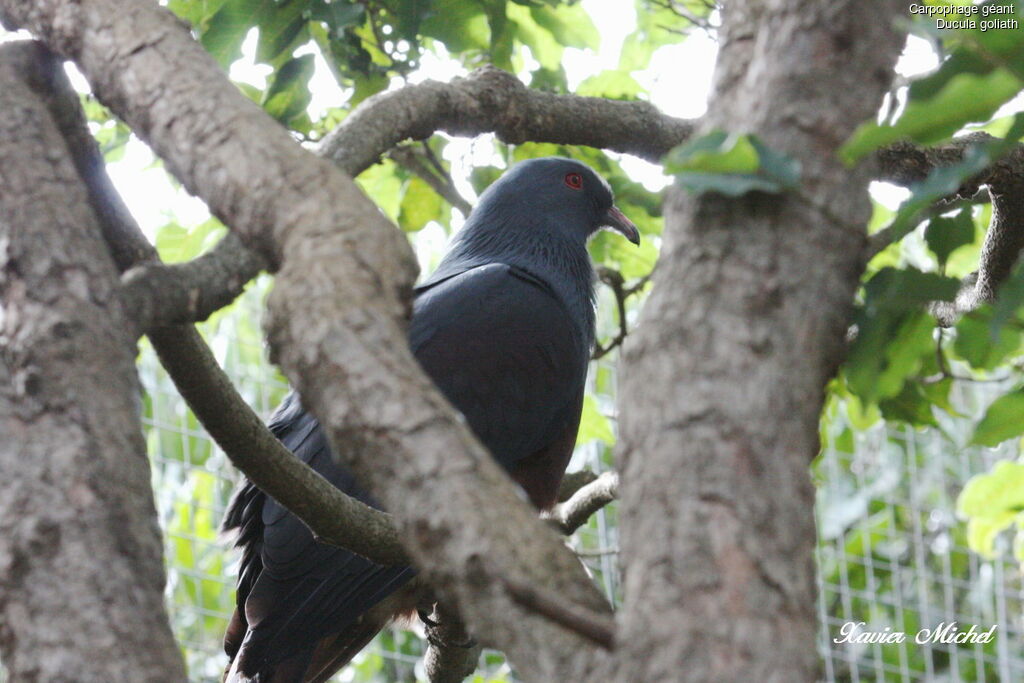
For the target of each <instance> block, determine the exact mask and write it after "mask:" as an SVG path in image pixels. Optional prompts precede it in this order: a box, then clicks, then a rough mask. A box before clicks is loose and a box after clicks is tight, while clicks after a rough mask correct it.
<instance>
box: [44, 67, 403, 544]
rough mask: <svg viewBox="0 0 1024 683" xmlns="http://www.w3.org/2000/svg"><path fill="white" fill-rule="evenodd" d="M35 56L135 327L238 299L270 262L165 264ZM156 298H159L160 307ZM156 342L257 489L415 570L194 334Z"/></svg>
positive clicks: (61, 80)
mask: <svg viewBox="0 0 1024 683" xmlns="http://www.w3.org/2000/svg"><path fill="white" fill-rule="evenodd" d="M34 55H35V57H36V58H37V59H36V61H35V62H34V63H33V64H32V67H33V68H34V69H35V72H37V73H38V74H40V82H41V83H44V84H45V87H41V88H40V90H39V91H38V93H37V94H38V96H39V98H40V101H42V102H44V103H45V104H46V106H47V109H48V112H49V114H50V116H51V117H52V118H53V120H54V122H56V123H57V127H58V129H59V132H60V134H61V136H62V137H63V138H64V140H65V143H66V144H67V146H68V151H69V152H70V156H71V158H72V159H73V160H74V163H75V167H76V168H77V169H78V172H79V175H80V177H81V178H82V180H83V182H84V183H85V186H86V188H87V189H88V196H89V202H90V204H91V206H92V207H93V209H94V210H95V212H96V215H97V217H98V218H99V223H100V228H101V231H102V234H103V237H104V239H105V241H106V243H107V248H108V249H109V250H110V253H111V255H112V256H113V258H114V263H115V265H116V266H117V268H118V270H120V271H122V272H124V271H127V272H126V273H124V274H123V275H122V286H121V287H120V289H119V292H118V294H119V296H120V297H121V300H122V303H123V304H124V306H125V308H126V309H127V311H128V312H129V314H130V315H131V316H132V319H133V320H134V322H135V324H136V326H137V327H142V328H146V327H149V326H151V325H152V323H153V321H154V320H161V316H163V315H166V316H169V317H171V318H172V319H174V318H175V317H179V316H182V314H183V313H182V310H181V309H178V308H177V305H178V304H181V303H182V301H183V300H185V299H189V300H190V301H193V302H199V303H197V304H195V306H196V307H193V308H192V310H194V311H198V310H199V308H200V307H202V306H204V305H208V304H209V303H210V302H211V301H212V300H214V299H218V298H220V299H221V300H223V299H227V298H230V297H232V296H233V295H234V294H233V293H232V292H230V291H229V290H232V289H233V288H234V287H236V286H237V285H236V284H231V282H234V283H243V282H244V281H247V280H248V277H246V272H247V271H251V270H252V269H257V268H261V267H262V264H263V261H262V259H260V258H259V256H258V255H257V254H255V253H254V252H252V251H250V250H248V249H244V248H242V247H241V245H240V242H239V240H238V238H237V236H235V235H234V234H229V235H228V236H227V237H225V238H224V239H223V240H222V241H221V243H220V244H218V246H217V247H215V248H214V249H213V250H211V251H210V252H209V253H208V254H206V255H204V256H200V257H199V258H197V259H196V260H194V261H192V262H190V263H186V264H180V265H175V266H165V265H163V264H161V263H160V262H159V258H158V256H157V253H156V250H155V249H154V248H153V246H152V245H151V244H150V243H149V241H148V240H147V239H146V237H145V235H143V234H142V231H141V230H140V229H139V226H138V224H136V223H135V219H134V218H132V216H131V214H130V213H129V211H128V209H127V207H126V206H125V205H124V202H123V201H122V200H121V197H120V196H119V195H118V193H117V191H116V190H115V189H114V186H113V184H112V183H111V182H110V178H109V176H108V175H107V173H106V169H105V168H104V166H103V161H102V156H101V155H100V153H99V149H98V148H97V146H96V142H95V140H93V138H92V136H90V135H89V133H88V129H87V127H86V123H85V118H84V115H83V113H82V111H81V106H80V104H79V101H78V96H77V94H76V93H75V92H74V91H73V90H72V88H71V84H70V83H69V82H68V81H67V78H66V77H65V75H64V70H63V64H62V62H61V60H60V59H59V58H57V57H56V56H55V55H53V54H52V53H50V52H48V51H43V50H35V51H34ZM140 281H141V282H140ZM141 283H145V284H141ZM157 283H166V284H167V286H168V289H167V290H164V291H158V290H157V288H156V286H155V285H156V284H157ZM147 293H151V294H152V295H153V298H152V299H151V300H150V299H147V297H146V295H147ZM188 305H189V306H191V305H192V304H188ZM146 321H149V325H147V323H146ZM136 331H138V330H136ZM149 338H150V341H151V342H152V344H153V348H154V349H155V350H156V352H157V355H158V356H159V357H160V361H161V363H162V364H163V366H164V368H165V369H166V370H167V372H168V374H169V375H170V377H171V379H172V380H173V381H174V384H175V386H176V387H177V388H178V391H179V392H181V395H182V397H183V398H184V399H185V401H186V403H188V405H189V407H190V408H191V409H192V410H193V412H194V413H195V414H196V417H197V418H198V419H199V421H200V422H201V423H202V424H203V426H204V427H205V428H206V430H207V431H208V432H209V433H210V435H211V436H212V437H213V439H214V441H216V442H217V445H219V446H220V447H221V448H222V449H224V452H225V453H226V454H227V456H228V458H229V459H230V460H231V462H232V463H233V464H234V465H235V466H236V467H238V469H240V470H241V471H242V472H243V473H244V474H245V475H246V476H247V477H248V478H249V479H250V480H251V481H253V482H255V483H256V484H257V485H258V486H260V487H261V488H263V490H264V491H266V492H267V493H268V494H269V495H271V496H273V497H274V498H276V499H277V500H279V501H281V502H282V503H283V504H284V505H287V506H288V508H289V509H290V510H292V511H293V512H294V513H295V514H296V515H297V516H298V517H299V518H300V519H302V520H303V521H304V522H305V523H306V524H307V526H309V527H310V529H311V530H312V531H313V533H314V534H315V535H316V536H318V537H319V538H321V540H323V541H324V542H326V543H334V544H336V545H342V546H344V547H346V548H348V549H349V550H352V551H353V552H356V553H360V554H362V555H365V556H368V557H371V558H372V559H374V560H375V561H377V562H380V563H381V564H406V563H408V556H407V555H406V553H405V551H404V550H403V548H402V547H401V544H400V543H399V541H398V534H397V532H396V531H395V529H394V527H393V523H392V521H391V516H390V515H387V514H385V513H382V512H380V511H378V510H374V509H372V508H370V507H368V506H366V505H365V504H363V503H361V502H360V501H357V500H355V499H353V498H350V497H349V496H347V495H345V494H343V493H342V492H341V491H339V490H338V489H336V488H335V487H333V486H331V485H330V484H329V483H328V482H327V481H326V480H325V479H324V478H323V477H321V476H320V475H319V474H317V473H316V472H314V471H313V470H312V469H311V468H310V467H309V466H308V465H306V464H305V463H302V462H300V461H299V460H297V459H296V458H295V457H294V456H293V455H292V454H291V453H290V452H289V451H288V449H286V448H285V447H284V446H283V445H282V444H281V442H280V441H278V440H277V439H276V438H275V437H274V435H273V434H271V432H270V430H269V429H268V428H267V427H266V425H264V424H263V421H262V420H260V418H259V416H257V415H256V413H255V412H253V410H252V409H251V408H250V407H249V406H248V405H247V404H246V403H245V401H244V400H243V399H242V397H241V396H240V395H239V394H238V391H237V390H236V389H235V387H234V386H233V385H232V383H231V380H230V379H229V378H228V376H227V375H226V374H225V373H224V371H223V370H222V369H221V368H220V366H219V365H218V364H217V361H216V359H215V358H214V357H213V354H212V353H211V352H210V349H209V347H208V346H207V345H206V343H205V342H204V341H203V339H202V337H201V336H200V335H199V333H198V332H196V330H195V328H193V327H192V326H191V325H170V326H157V327H153V328H152V329H149Z"/></svg>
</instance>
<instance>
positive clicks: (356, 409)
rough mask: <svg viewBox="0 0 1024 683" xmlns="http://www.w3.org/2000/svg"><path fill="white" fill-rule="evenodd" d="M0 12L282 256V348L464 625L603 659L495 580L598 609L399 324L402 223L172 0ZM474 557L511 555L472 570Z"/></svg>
mask: <svg viewBox="0 0 1024 683" xmlns="http://www.w3.org/2000/svg"><path fill="white" fill-rule="evenodd" d="M0 8H3V9H2V12H3V14H4V17H5V20H6V21H7V22H8V23H14V22H15V21H16V22H17V23H18V24H20V25H24V26H26V27H27V28H29V29H30V30H33V31H35V32H36V33H38V34H40V35H42V36H44V37H45V38H46V39H47V40H48V41H49V43H50V44H51V46H53V47H55V48H56V49H58V50H60V51H62V52H63V53H64V54H66V55H67V56H69V57H71V58H73V59H75V61H76V62H77V63H78V65H79V67H80V69H81V70H82V72H83V73H84V74H85V75H86V77H87V78H88V79H89V80H90V83H91V84H92V86H93V89H94V92H95V93H96V95H97V97H98V98H99V99H100V101H102V102H104V103H105V104H106V105H107V106H109V107H110V108H111V109H112V110H113V111H114V112H115V113H116V114H117V115H118V116H119V117H120V118H122V119H123V120H124V121H126V122H127V123H128V124H129V125H130V126H131V127H132V128H133V130H134V131H135V132H136V133H137V134H139V135H140V137H142V138H143V139H145V140H147V141H148V142H149V143H150V145H151V147H152V148H153V149H154V150H155V151H156V152H157V154H159V155H160V156H161V157H162V158H164V160H165V161H166V163H167V167H168V169H170V170H171V172H172V173H174V174H175V175H176V176H177V177H178V178H179V179H180V180H181V181H182V183H183V184H184V185H185V186H186V187H187V188H188V189H189V190H190V191H192V192H194V193H196V194H198V195H199V196H201V197H202V198H203V199H204V200H206V202H207V205H208V206H209V207H210V209H211V211H212V212H213V213H214V214H215V215H217V216H218V217H219V218H221V220H222V221H223V222H224V223H225V224H226V225H228V226H229V227H231V229H232V230H234V231H237V232H238V233H239V235H240V236H241V237H242V239H243V241H245V242H246V244H248V245H249V246H251V247H254V248H255V249H257V250H258V251H259V252H260V253H261V254H262V255H263V256H264V257H265V258H266V260H267V262H268V264H270V267H271V268H272V269H273V268H274V267H276V266H280V270H279V272H278V275H277V278H276V280H275V287H274V290H273V292H272V294H271V298H270V302H269V308H270V316H269V322H268V329H269V338H270V342H271V347H272V351H273V356H274V358H275V360H277V361H279V362H280V365H281V366H282V368H283V369H284V370H285V372H286V373H287V374H288V375H289V377H290V379H292V380H293V382H294V384H295V385H296V386H297V388H298V389H299V391H300V393H301V394H302V396H303V400H304V401H305V402H306V403H307V405H308V406H309V407H310V408H311V410H313V412H314V413H315V414H316V415H317V417H318V418H319V419H320V422H321V424H322V425H323V426H324V427H325V429H326V430H327V433H328V436H329V438H330V441H331V443H332V445H333V446H334V450H335V453H337V454H339V455H340V456H342V457H345V458H346V459H347V460H348V461H349V462H348V464H349V465H351V467H352V468H353V470H354V471H355V473H356V475H357V476H358V477H359V478H360V479H361V480H362V481H363V482H365V483H366V484H367V486H368V488H369V489H370V490H371V492H372V493H373V494H374V495H375V497H377V498H378V499H379V500H381V501H382V502H383V503H384V505H385V507H386V508H387V509H388V510H389V511H391V512H392V514H393V515H394V516H395V519H396V520H397V521H398V523H399V525H400V529H399V531H400V533H401V536H402V539H403V543H404V544H405V545H406V548H407V549H408V550H409V553H410V555H411V556H412V558H413V560H414V561H415V563H416V564H417V566H418V567H419V568H420V569H421V570H422V571H423V575H424V577H425V579H427V581H428V582H429V583H430V584H431V585H432V586H434V587H435V588H436V589H437V590H438V592H439V595H440V596H441V598H442V599H443V600H446V601H447V600H451V602H452V604H453V607H454V608H455V609H457V610H458V612H459V613H460V614H462V615H463V616H464V617H465V618H466V621H467V624H468V625H469V626H470V628H471V630H472V631H473V633H474V634H476V635H477V637H478V638H480V639H481V641H483V642H485V643H489V644H493V645H495V646H498V647H501V648H502V649H504V650H505V651H506V652H507V653H508V655H509V657H510V658H511V659H512V661H513V662H514V663H515V664H516V666H517V667H518V668H519V670H520V671H522V672H524V675H526V676H529V677H532V678H537V679H543V680H551V679H557V678H561V677H564V675H569V673H570V672H572V673H573V674H574V675H575V674H578V673H579V672H580V671H581V670H583V671H586V670H587V669H588V667H590V666H592V665H593V664H594V663H595V661H598V660H600V659H601V657H600V652H599V651H598V650H597V649H596V648H593V647H590V646H588V643H587V642H586V641H585V640H583V639H582V638H580V637H578V636H575V635H574V634H572V633H570V632H568V631H566V630H565V629H562V628H559V627H556V626H555V625H553V624H551V623H550V622H548V621H546V620H544V619H538V618H536V617H535V616H533V615H532V614H531V613H530V612H529V611H527V610H524V609H523V608H522V607H521V606H520V605H519V604H518V603H517V602H516V601H515V600H513V599H511V598H510V596H508V595H507V594H506V593H505V592H504V591H495V590H488V589H487V588H488V586H492V585H495V584H500V583H502V581H503V580H504V579H506V578H508V577H512V579H513V580H515V581H519V582H521V583H525V584H537V585H545V584H546V585H548V586H550V587H551V590H553V591H554V592H556V593H557V594H559V595H560V596H562V598H563V599H565V600H566V601H567V602H569V603H573V604H576V605H577V606H579V607H581V608H583V609H587V610H593V611H601V610H604V611H607V610H608V605H607V603H606V601H605V600H604V598H603V596H602V595H601V594H600V592H599V591H598V590H597V588H596V587H595V586H594V585H593V583H592V582H591V581H590V580H589V579H588V578H587V577H586V575H585V573H584V572H583V569H582V568H581V567H580V565H579V563H578V561H577V560H576V558H575V557H574V556H573V555H572V553H571V552H569V551H568V549H566V548H565V547H564V545H563V544H562V542H561V540H560V539H559V537H558V536H557V535H556V534H554V532H553V531H551V530H549V529H547V528H546V525H544V524H543V523H542V522H541V521H540V520H539V519H537V517H536V514H535V512H534V511H533V510H532V509H531V508H530V506H529V505H528V504H527V503H526V502H525V501H524V500H523V499H522V498H521V497H520V496H519V495H518V493H517V492H516V491H515V489H514V488H513V486H512V484H511V482H510V481H509V480H508V478H507V476H506V475H505V474H504V472H502V471H501V469H500V468H499V466H498V465H497V464H496V463H495V462H494V461H493V459H492V458H490V457H489V456H488V455H487V453H486V451H485V450H484V449H483V447H482V446H480V445H479V443H477V441H476V440H475V439H474V438H473V437H472V435H471V434H470V432H469V431H468V430H467V428H466V426H465V425H464V423H463V422H462V420H460V418H459V417H458V416H457V414H456V413H455V411H454V410H453V409H452V408H451V407H450V406H449V405H448V404H447V402H446V401H444V399H443V397H442V396H441V395H440V394H439V393H438V391H437V390H436V388H435V387H434V386H433V383H432V382H430V380H429V379H428V378H427V377H426V376H425V375H424V374H423V372H422V370H421V369H420V368H419V366H418V364H417V363H416V361H415V359H414V358H413V357H412V354H411V352H410V350H409V347H408V341H407V339H406V335H405V330H404V322H405V319H406V317H407V314H408V308H409V298H408V297H409V293H410V291H411V284H412V282H413V279H414V274H415V260H414V258H413V255H412V252H411V249H410V247H409V244H408V242H407V241H406V240H405V238H404V236H403V235H402V234H401V232H400V231H398V230H397V229H395V228H394V226H392V225H390V224H389V223H388V222H387V221H386V219H385V218H384V217H383V216H382V214H381V213H380V211H379V210H378V209H377V207H376V206H375V205H373V204H372V203H371V202H370V201H369V200H367V199H366V197H365V196H364V195H363V194H362V193H361V192H360V191H359V190H358V189H357V188H356V186H355V185H354V183H353V182H352V180H351V179H350V178H348V177H345V176H343V175H341V174H339V173H338V172H337V170H336V169H335V168H334V167H333V166H332V165H330V164H329V163H327V162H326V161H323V160H318V159H316V158H315V157H313V156H312V155H310V154H309V153H308V152H306V151H305V150H303V149H302V148H301V147H299V146H298V145H296V144H295V143H294V141H293V140H291V138H290V137H289V136H288V134H287V132H286V131H284V130H283V129H282V128H280V126H279V125H278V124H276V123H274V122H273V121H272V120H271V119H269V118H268V117H267V116H266V114H265V113H264V112H262V111H261V110H260V109H259V108H258V107H256V106H255V105H254V104H253V103H252V102H251V101H249V100H247V99H246V98H245V97H244V96H243V95H241V94H240V93H239V92H238V90H237V89H236V88H234V87H233V86H232V85H231V84H230V83H229V82H228V81H227V80H226V79H225V78H224V76H223V74H222V73H221V72H220V70H219V69H218V67H217V65H216V64H215V63H214V62H213V61H212V59H211V58H210V57H209V55H207V54H206V53H205V51H204V50H203V49H202V48H201V47H200V46H199V45H198V44H196V43H195V42H194V41H192V40H191V37H190V36H189V34H188V32H187V31H186V30H185V29H184V28H183V27H182V26H181V25H180V24H179V22H177V20H175V19H174V17H173V16H172V15H170V14H169V13H168V12H166V11H165V10H163V9H161V8H159V7H157V6H156V5H154V4H152V3H149V2H144V1H143V0H131V1H124V0H122V1H120V2H115V1H114V0H79V1H78V2H74V3H72V2H70V0H43V1H41V2H38V1H32V2H30V1H29V0H0ZM382 123H383V122H378V124H377V125H380V124H382ZM374 127H376V126H374ZM426 482H430V485H429V486H426V485H425V483H426ZM480 557H501V558H503V562H502V563H501V564H500V565H494V566H488V567H487V568H485V569H484V570H483V571H482V572H481V571H480V566H479V562H478V559H479V558H480ZM494 614H503V615H507V617H506V618H504V619H500V620H495V619H494V618H493V615H494ZM522 620H527V621H528V625H527V624H523V623H521V622H522Z"/></svg>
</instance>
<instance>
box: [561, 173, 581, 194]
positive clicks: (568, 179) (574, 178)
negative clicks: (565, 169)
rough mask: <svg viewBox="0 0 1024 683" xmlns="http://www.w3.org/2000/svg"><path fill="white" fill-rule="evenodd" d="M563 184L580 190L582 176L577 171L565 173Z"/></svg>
mask: <svg viewBox="0 0 1024 683" xmlns="http://www.w3.org/2000/svg"><path fill="white" fill-rule="evenodd" d="M565 184H566V185H568V186H569V187H571V188H572V189H574V190H582V189H583V176H581V175H580V174H579V173H566V174H565Z"/></svg>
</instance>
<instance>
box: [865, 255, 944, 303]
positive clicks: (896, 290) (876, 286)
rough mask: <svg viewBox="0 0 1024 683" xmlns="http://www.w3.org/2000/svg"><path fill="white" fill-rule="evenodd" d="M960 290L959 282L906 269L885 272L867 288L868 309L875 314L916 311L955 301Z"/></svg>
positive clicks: (942, 276)
mask: <svg viewBox="0 0 1024 683" xmlns="http://www.w3.org/2000/svg"><path fill="white" fill-rule="evenodd" d="M959 289H960V281H959V280H957V279H956V278H951V277H946V276H945V275H938V274H937V273H924V272H921V271H920V270H918V269H917V268H914V267H913V266H909V267H907V268H905V269H902V270H901V269H898V268H889V267H886V268H882V269H881V270H880V271H878V272H877V273H876V274H875V275H874V276H873V277H872V278H871V279H870V280H868V282H867V283H866V284H865V285H864V292H865V297H864V306H865V308H866V309H868V310H869V311H871V312H875V311H883V310H889V311H915V310H917V309H920V308H923V307H924V306H925V305H927V304H929V303H931V302H932V301H952V300H953V299H955V298H956V294H957V292H958V291H959Z"/></svg>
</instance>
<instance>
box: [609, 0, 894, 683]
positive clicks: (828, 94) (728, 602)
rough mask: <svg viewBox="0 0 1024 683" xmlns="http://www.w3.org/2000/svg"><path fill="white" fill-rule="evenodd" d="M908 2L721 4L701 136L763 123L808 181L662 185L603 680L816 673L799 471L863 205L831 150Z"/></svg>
mask: <svg viewBox="0 0 1024 683" xmlns="http://www.w3.org/2000/svg"><path fill="white" fill-rule="evenodd" d="M901 10H902V8H901V6H900V3H899V2H898V1H897V0H885V1H882V2H872V3H870V4H868V3H863V2H860V1H859V0H833V1H832V2H827V3H808V2H804V1H802V0H776V1H773V2H731V3H723V10H722V11H723V14H722V33H721V38H720V41H721V42H720V45H721V49H720V51H719V55H718V61H717V63H716V67H715V69H716V72H715V87H714V92H713V95H712V97H711V100H710V102H709V109H708V115H707V117H706V119H705V121H704V122H702V131H704V130H713V129H721V130H731V131H742V130H746V131H757V133H758V135H759V136H761V137H762V139H764V140H765V142H766V144H768V145H769V146H771V147H772V148H773V149H776V150H779V151H780V152H782V153H784V154H787V155H791V156H793V157H794V158H796V159H799V161H800V163H801V164H802V168H803V173H802V176H803V182H802V188H801V191H800V195H803V196H799V195H798V194H796V193H791V194H787V195H777V196H767V195H763V196H757V195H756V193H755V194H751V195H748V196H746V197H743V198H741V199H739V200H736V199H728V198H724V197H722V196H720V195H716V194H714V193H705V194H701V195H699V196H692V195H687V194H685V193H684V192H683V190H682V188H679V187H677V188H674V189H673V191H672V192H671V193H670V195H669V199H668V201H667V203H666V212H665V231H664V234H663V245H662V249H661V257H660V258H659V261H658V269H657V272H656V273H655V276H654V281H655V282H654V287H653V289H652V292H651V296H650V297H649V298H648V300H647V302H646V304H645V306H644V309H643V311H642V312H641V323H640V325H638V326H637V328H636V331H635V332H634V333H632V334H630V336H629V337H628V338H627V341H626V344H625V347H624V352H623V355H622V358H621V360H622V362H623V363H624V366H623V367H622V368H621V369H622V372H621V377H622V383H621V385H620V388H619V391H620V394H619V403H620V411H619V412H620V415H619V427H620V438H619V443H620V444H622V448H621V452H620V453H619V459H618V462H619V463H620V467H621V474H622V486H621V496H622V497H621V500H622V509H623V510H624V511H625V512H628V514H625V513H624V514H623V515H622V517H621V519H620V525H619V533H620V537H621V549H622V553H621V555H620V560H621V562H623V563H624V571H623V573H624V576H625V585H624V593H625V595H626V601H625V602H624V604H623V606H622V608H621V617H620V621H619V623H620V631H619V633H618V634H617V635H616V642H617V652H618V653H620V655H619V656H617V657H616V658H615V664H617V665H618V668H616V669H615V670H613V671H610V672H608V673H606V674H605V675H604V676H603V677H599V679H600V680H644V681H664V680H673V681H708V680H751V681H761V680H784V681H794V682H799V681H808V682H809V681H814V680H817V678H818V658H817V656H816V654H815V651H814V640H815V633H816V632H817V626H818V625H817V622H816V618H815V616H816V615H815V611H814V596H815V581H814V561H813V560H814V547H815V538H816V535H815V529H814V518H813V514H812V511H813V508H814V488H813V486H812V484H811V482H810V479H809V477H808V469H807V468H808V464H809V463H810V462H811V459H812V458H813V457H814V454H815V453H817V451H818V449H819V443H818V423H819V420H820V415H821V407H822V401H823V396H824V395H825V390H824V389H825V386H826V384H827V382H828V381H829V379H830V378H831V377H832V376H833V373H834V372H835V368H836V367H837V366H838V364H839V362H841V360H842V353H843V349H844V346H845V343H844V338H845V333H846V329H847V327H848V320H847V315H848V311H849V310H850V306H851V303H852V302H853V300H854V293H855V292H856V289H857V286H858V284H859V278H860V274H861V268H862V267H863V263H862V254H863V249H864V246H865V241H866V240H865V235H864V232H863V225H864V223H865V222H866V221H867V219H868V216H869V215H870V204H869V202H868V201H867V184H868V180H869V177H868V175H869V174H868V170H867V169H866V168H856V169H852V170H851V169H848V168H845V167H844V166H842V165H841V164H840V163H839V161H838V158H837V155H836V148H837V147H838V145H839V144H841V141H843V140H844V139H846V138H847V137H848V136H849V135H850V133H852V131H853V130H854V129H855V127H856V126H857V125H858V124H859V123H860V122H861V121H863V120H865V119H866V118H868V117H869V116H871V115H873V113H874V108H875V106H876V105H875V103H876V102H878V101H879V99H880V97H881V95H882V93H883V92H884V90H885V88H886V86H887V85H888V83H887V80H888V75H889V74H891V73H892V70H893V65H894V64H895V61H896V57H897V55H898V54H899V50H900V46H901V45H902V43H903V41H904V39H903V36H901V35H899V33H898V32H897V31H896V30H895V29H894V28H893V27H894V21H895V19H896V18H897V17H898V16H899V15H900V13H901ZM754 37H756V39H753V38H754ZM824 84H827V87H826V86H825V85H824ZM808 198H813V201H808ZM819 207H828V211H823V210H822V209H820V208H819Z"/></svg>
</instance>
